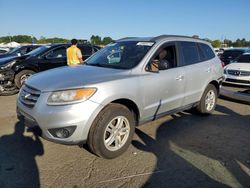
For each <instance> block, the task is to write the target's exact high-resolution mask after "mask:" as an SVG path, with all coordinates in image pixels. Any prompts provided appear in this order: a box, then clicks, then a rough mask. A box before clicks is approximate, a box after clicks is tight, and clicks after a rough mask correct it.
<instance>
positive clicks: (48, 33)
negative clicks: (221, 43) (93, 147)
mask: <svg viewBox="0 0 250 188" xmlns="http://www.w3.org/2000/svg"><path fill="white" fill-rule="evenodd" d="M0 15H1V22H0V36H6V35H18V34H26V35H33V36H35V37H37V38H40V37H41V36H44V37H62V38H67V39H71V38H77V39H89V38H90V37H91V35H99V36H101V37H105V36H110V37H111V38H113V39H119V38H123V37H130V36H137V37H147V36H157V35H161V34H173V35H188V36H192V35H198V36H200V38H209V39H212V40H215V39H219V40H223V39H225V38H226V39H231V40H236V39H237V38H245V39H247V40H250V21H249V17H250V0H102V1H101V0H92V1H91V0H0Z"/></svg>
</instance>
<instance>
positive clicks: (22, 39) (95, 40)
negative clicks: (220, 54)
mask: <svg viewBox="0 0 250 188" xmlns="http://www.w3.org/2000/svg"><path fill="white" fill-rule="evenodd" d="M204 40H206V41H208V42H210V43H211V44H212V46H213V47H214V48H220V47H223V46H227V47H250V41H247V40H246V39H245V38H242V39H237V40H235V41H232V40H229V39H225V40H223V41H221V40H210V39H204ZM11 41H15V42H18V43H36V44H46V43H68V42H70V39H65V38H58V37H54V38H46V37H43V36H42V37H40V38H39V39H37V38H36V37H34V36H30V35H15V36H3V37H0V43H9V42H11ZM112 41H113V39H112V38H111V37H103V38H101V37H100V36H99V35H92V36H91V37H90V39H89V42H90V43H91V44H95V45H103V46H105V45H107V44H109V43H110V42H112Z"/></svg>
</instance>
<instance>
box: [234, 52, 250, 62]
mask: <svg viewBox="0 0 250 188" xmlns="http://www.w3.org/2000/svg"><path fill="white" fill-rule="evenodd" d="M237 62H238V63H250V54H247V55H242V56H240V57H239V58H238V59H237Z"/></svg>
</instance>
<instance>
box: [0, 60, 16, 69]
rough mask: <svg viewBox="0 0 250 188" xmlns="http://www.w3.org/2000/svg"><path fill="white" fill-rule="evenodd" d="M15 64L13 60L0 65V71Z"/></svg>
mask: <svg viewBox="0 0 250 188" xmlns="http://www.w3.org/2000/svg"><path fill="white" fill-rule="evenodd" d="M15 63H16V61H15V60H14V61H11V62H8V63H6V64H4V65H2V66H1V67H0V69H1V70H4V69H8V68H11V67H12V66H13V65H14V64H15Z"/></svg>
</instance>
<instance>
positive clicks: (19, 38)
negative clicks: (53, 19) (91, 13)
mask: <svg viewBox="0 0 250 188" xmlns="http://www.w3.org/2000/svg"><path fill="white" fill-rule="evenodd" d="M12 41H15V42H18V43H35V44H46V43H69V42H70V39H65V38H58V37H54V38H46V37H43V36H42V37H40V38H39V39H37V38H36V37H33V36H30V35H15V36H3V37H0V43H9V42H12ZM112 41H113V39H112V38H111V37H103V38H101V37H100V36H98V35H92V36H91V37H90V43H91V44H95V45H107V44H109V43H110V42H112Z"/></svg>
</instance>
